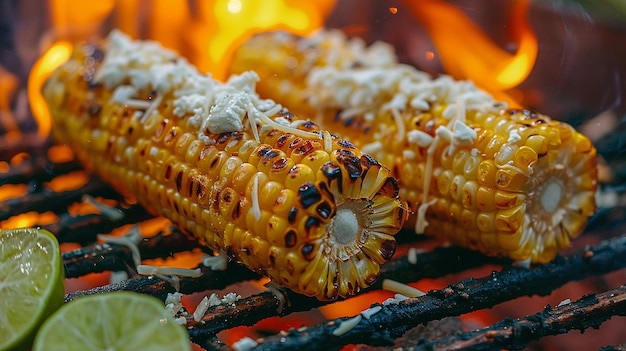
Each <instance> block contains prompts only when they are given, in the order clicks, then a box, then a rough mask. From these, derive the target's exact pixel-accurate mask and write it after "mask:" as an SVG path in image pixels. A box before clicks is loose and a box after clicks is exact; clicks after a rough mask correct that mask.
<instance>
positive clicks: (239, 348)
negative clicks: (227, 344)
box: [233, 336, 259, 351]
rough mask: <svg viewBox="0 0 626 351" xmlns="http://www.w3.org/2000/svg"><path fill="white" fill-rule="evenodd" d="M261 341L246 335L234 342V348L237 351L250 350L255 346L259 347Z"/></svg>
mask: <svg viewBox="0 0 626 351" xmlns="http://www.w3.org/2000/svg"><path fill="white" fill-rule="evenodd" d="M258 345H259V343H257V342H256V341H254V340H253V339H251V338H249V337H247V336H244V337H243V338H241V339H239V340H238V341H236V342H235V343H234V344H233V348H234V349H235V350H236V351H250V350H252V349H253V348H255V347H257V346H258Z"/></svg>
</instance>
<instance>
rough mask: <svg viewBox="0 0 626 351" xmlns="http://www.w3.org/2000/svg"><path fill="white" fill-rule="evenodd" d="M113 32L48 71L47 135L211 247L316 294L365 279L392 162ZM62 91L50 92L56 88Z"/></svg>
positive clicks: (396, 208) (386, 231) (379, 238)
mask: <svg viewBox="0 0 626 351" xmlns="http://www.w3.org/2000/svg"><path fill="white" fill-rule="evenodd" d="M257 79H258V78H257V76H256V75H255V74H254V73H252V72H250V73H246V74H243V75H238V76H233V77H232V78H231V79H230V80H229V81H228V82H227V83H218V82H216V81H213V80H212V79H210V78H209V77H207V76H203V75H200V74H199V73H197V71H196V70H195V68H193V67H192V66H190V65H189V64H187V63H186V62H185V61H184V60H182V59H180V58H179V57H177V56H176V55H175V54H174V53H172V52H169V51H167V50H165V49H163V48H161V47H160V46H158V45H157V44H156V43H152V42H138V41H137V42H135V41H131V40H130V39H129V38H127V37H126V36H125V35H123V34H121V33H119V32H113V33H112V34H111V35H110V36H109V38H108V42H107V44H106V46H105V48H104V49H100V48H99V47H97V46H94V45H79V46H77V48H76V50H75V53H74V55H73V57H72V58H71V60H70V61H69V62H67V63H66V64H65V65H63V66H62V67H60V68H59V69H58V70H57V71H56V72H55V73H54V74H53V75H52V77H51V78H50V80H49V81H48V82H47V84H46V87H45V89H44V95H45V96H46V97H47V99H48V103H49V107H50V110H51V112H52V116H53V122H54V134H55V137H56V138H57V140H58V141H60V142H62V143H66V144H69V145H70V146H71V147H73V148H74V150H75V151H76V154H77V155H78V157H79V159H80V160H81V161H82V162H83V163H84V164H85V166H86V167H87V168H88V169H90V170H92V171H94V172H95V173H97V174H98V175H100V176H101V177H102V178H104V179H106V180H108V181H110V182H111V183H112V184H113V185H115V186H116V187H117V188H118V189H120V191H122V192H124V193H125V194H127V195H129V196H132V197H134V198H136V199H137V201H138V202H139V203H141V204H142V205H143V206H145V207H146V208H147V209H148V210H150V211H152V212H154V213H156V214H161V215H164V216H166V217H167V218H169V219H170V220H172V221H173V222H174V223H176V224H178V225H179V226H180V227H181V228H182V229H184V230H186V231H187V232H189V233H190V234H191V235H193V236H195V237H197V238H198V239H199V240H200V242H201V243H203V244H205V245H208V246H209V247H210V248H212V249H214V250H216V251H217V250H223V251H225V252H227V253H228V254H229V255H230V257H231V258H233V259H235V260H237V261H240V262H242V263H243V264H245V265H247V266H248V267H249V268H251V269H253V270H255V271H258V272H260V273H262V274H265V275H267V276H269V277H270V278H271V279H273V280H275V281H276V282H277V283H279V284H284V285H285V286H287V287H289V288H291V289H293V290H295V291H297V292H300V293H304V294H306V295H311V296H316V297H317V298H319V299H334V298H336V297H338V296H342V297H345V296H349V295H353V294H355V293H357V292H359V291H360V290H361V289H362V288H365V287H367V286H368V285H370V284H371V283H372V282H373V281H374V279H376V277H377V276H378V274H379V268H380V265H381V264H382V263H383V262H385V261H387V260H389V259H390V258H391V256H392V254H393V253H394V250H395V246H396V244H395V240H394V237H393V235H394V234H395V233H396V232H397V231H399V230H400V229H401V228H402V226H403V223H404V222H405V220H406V219H407V216H408V214H407V208H408V204H406V203H405V202H403V201H401V200H400V199H399V197H398V185H397V182H396V180H395V179H394V178H391V177H390V174H391V171H390V170H388V169H387V168H385V167H383V166H382V165H381V164H380V163H379V162H377V161H375V160H374V159H373V158H372V157H370V156H367V155H365V154H363V153H361V151H360V150H359V149H358V148H356V147H355V146H354V145H353V144H352V143H350V142H348V141H345V140H340V139H338V138H337V137H334V136H331V135H330V133H328V132H326V131H323V130H320V129H319V128H318V127H317V125H316V124H314V123H312V122H310V121H306V120H299V119H298V118H297V117H296V116H294V115H293V114H291V113H289V112H288V111H287V110H286V109H284V108H282V107H281V106H280V105H278V104H276V103H274V102H273V101H270V100H261V99H260V98H259V97H258V95H256V93H255V91H254V85H255V83H256V80H257ZM59 92H62V97H58V95H59Z"/></svg>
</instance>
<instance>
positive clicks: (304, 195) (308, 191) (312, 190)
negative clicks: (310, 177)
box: [298, 183, 322, 208]
mask: <svg viewBox="0 0 626 351" xmlns="http://www.w3.org/2000/svg"><path fill="white" fill-rule="evenodd" d="M298 197H299V198H300V203H301V204H302V206H303V207H304V208H309V207H311V206H313V205H314V204H316V203H317V202H319V201H320V200H321V199H322V195H321V194H320V193H319V191H318V190H317V188H316V187H315V184H313V183H306V184H304V185H302V186H301V187H300V188H299V189H298Z"/></svg>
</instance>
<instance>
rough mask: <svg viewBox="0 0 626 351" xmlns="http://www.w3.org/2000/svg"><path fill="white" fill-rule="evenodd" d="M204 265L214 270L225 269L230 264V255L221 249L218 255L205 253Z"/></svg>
mask: <svg viewBox="0 0 626 351" xmlns="http://www.w3.org/2000/svg"><path fill="white" fill-rule="evenodd" d="M202 265H203V266H205V267H209V268H211V270H212V271H224V270H226V267H227V266H228V255H227V254H226V252H224V251H220V252H219V254H218V255H217V256H209V255H204V256H203V257H202Z"/></svg>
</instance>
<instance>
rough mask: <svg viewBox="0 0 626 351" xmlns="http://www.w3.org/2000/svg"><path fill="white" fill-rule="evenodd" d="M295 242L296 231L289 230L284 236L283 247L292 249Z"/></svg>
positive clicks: (296, 238)
mask: <svg viewBox="0 0 626 351" xmlns="http://www.w3.org/2000/svg"><path fill="white" fill-rule="evenodd" d="M297 240H298V235H297V234H296V231H295V230H293V229H290V230H289V231H288V232H287V233H286V234H285V247H287V248H292V247H294V246H296V244H297Z"/></svg>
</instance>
